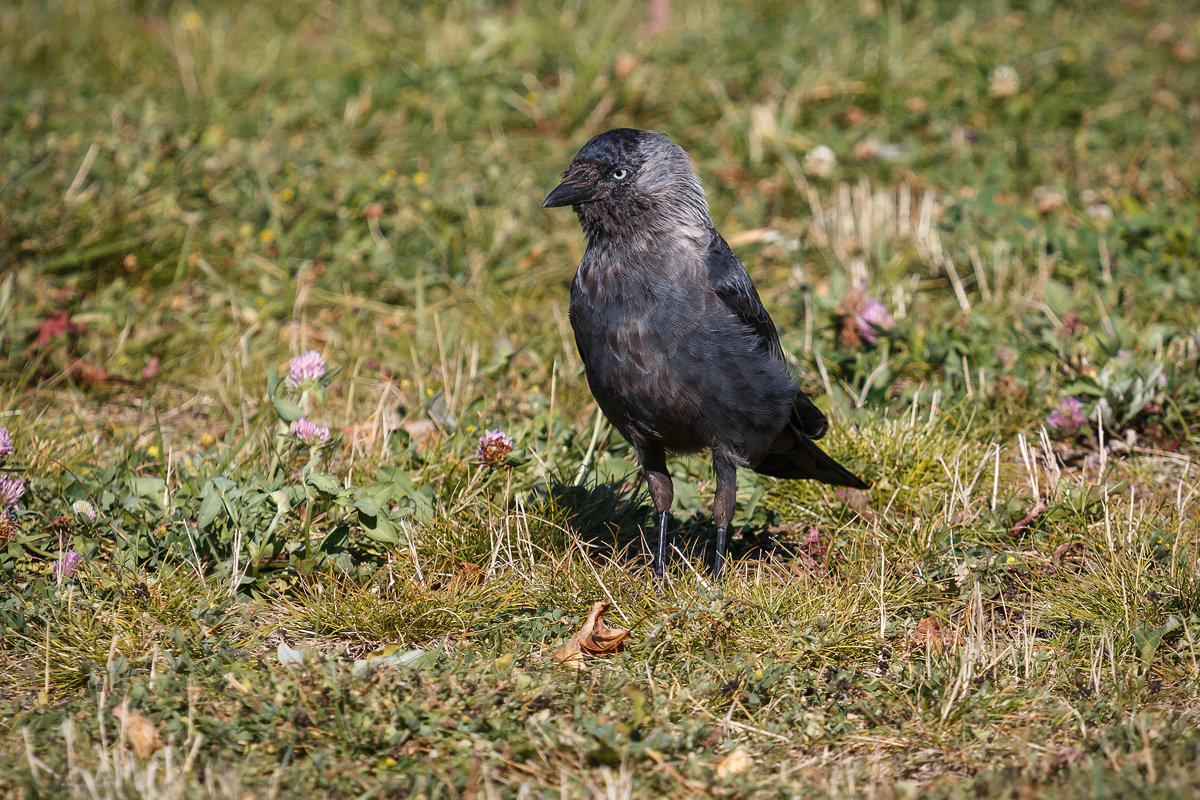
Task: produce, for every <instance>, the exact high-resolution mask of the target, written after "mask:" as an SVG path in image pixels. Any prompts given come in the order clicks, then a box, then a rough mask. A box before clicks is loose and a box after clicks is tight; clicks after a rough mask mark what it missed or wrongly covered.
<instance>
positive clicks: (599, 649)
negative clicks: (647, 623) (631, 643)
mask: <svg viewBox="0 0 1200 800" xmlns="http://www.w3.org/2000/svg"><path fill="white" fill-rule="evenodd" d="M610 605H611V602H610V601H608V600H600V601H598V602H596V603H594V604H593V605H592V610H591V611H589V612H588V615H587V619H586V620H584V623H583V627H581V628H580V629H579V630H578V631H576V632H575V634H574V635H573V636H571V639H570V641H568V642H567V643H566V644H564V645H563V646H562V647H560V648H558V649H557V650H555V651H554V652H553V653H552V654H551V657H552V658H553V659H554V660H555V661H558V662H559V663H561V664H562V665H563V666H564V667H570V668H572V669H583V656H584V655H589V656H609V655H612V654H614V653H619V652H620V651H621V650H623V649H625V640H626V639H628V638H629V636H630V635H631V634H630V632H629V631H628V630H626V629H625V628H611V627H609V626H608V625H606V624H605V623H604V612H605V611H607V610H608V607H609V606H610Z"/></svg>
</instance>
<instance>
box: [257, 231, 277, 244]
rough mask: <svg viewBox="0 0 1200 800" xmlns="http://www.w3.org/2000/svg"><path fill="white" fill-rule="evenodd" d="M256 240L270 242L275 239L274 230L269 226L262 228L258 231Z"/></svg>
mask: <svg viewBox="0 0 1200 800" xmlns="http://www.w3.org/2000/svg"><path fill="white" fill-rule="evenodd" d="M258 240H259V241H260V242H262V243H263V244H270V243H271V242H273V241H275V231H273V230H271V229H270V228H263V229H262V230H261V231H259V232H258Z"/></svg>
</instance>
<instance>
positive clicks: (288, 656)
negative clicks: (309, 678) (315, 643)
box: [275, 642, 307, 667]
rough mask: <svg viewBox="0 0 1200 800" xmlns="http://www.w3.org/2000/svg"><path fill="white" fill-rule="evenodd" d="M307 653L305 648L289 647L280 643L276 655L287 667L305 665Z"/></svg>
mask: <svg viewBox="0 0 1200 800" xmlns="http://www.w3.org/2000/svg"><path fill="white" fill-rule="evenodd" d="M306 652H307V651H306V650H305V648H303V647H299V648H297V647H289V646H288V645H287V644H285V643H284V642H280V643H279V647H277V648H276V650H275V654H276V655H277V656H278V657H279V663H280V664H283V665H284V666H285V667H286V666H289V665H291V664H303V663H304V655H305V653H306Z"/></svg>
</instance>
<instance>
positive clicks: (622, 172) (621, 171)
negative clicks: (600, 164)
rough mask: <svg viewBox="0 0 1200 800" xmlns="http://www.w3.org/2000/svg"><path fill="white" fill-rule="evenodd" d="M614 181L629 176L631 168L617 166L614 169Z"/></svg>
mask: <svg viewBox="0 0 1200 800" xmlns="http://www.w3.org/2000/svg"><path fill="white" fill-rule="evenodd" d="M612 176H613V180H614V181H623V180H625V179H626V178H628V177H629V170H627V169H625V168H624V167H617V168H616V169H614V170H613V171H612Z"/></svg>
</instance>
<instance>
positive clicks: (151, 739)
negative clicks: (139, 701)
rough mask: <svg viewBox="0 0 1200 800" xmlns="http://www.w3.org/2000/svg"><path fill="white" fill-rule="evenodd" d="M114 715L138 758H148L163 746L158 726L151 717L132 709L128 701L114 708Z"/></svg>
mask: <svg viewBox="0 0 1200 800" xmlns="http://www.w3.org/2000/svg"><path fill="white" fill-rule="evenodd" d="M112 715H113V716H114V717H115V718H116V719H117V720H118V721H119V722H120V723H121V731H122V732H123V733H124V734H125V740H126V741H127V742H129V746H130V747H132V748H133V754H134V755H135V756H137V757H138V758H147V757H149V756H150V755H152V754H153V753H154V751H155V750H157V749H159V748H160V747H162V746H163V744H162V742H160V741H159V740H158V728H156V727H155V726H154V723H153V722H151V721H150V719H149V717H145V716H143V715H141V714H139V713H138V712H136V711H133V710H131V709H130V708H129V703H128V701H126V702H124V703H121V705H119V706H117V707H116V708H114V709H113V712H112Z"/></svg>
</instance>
